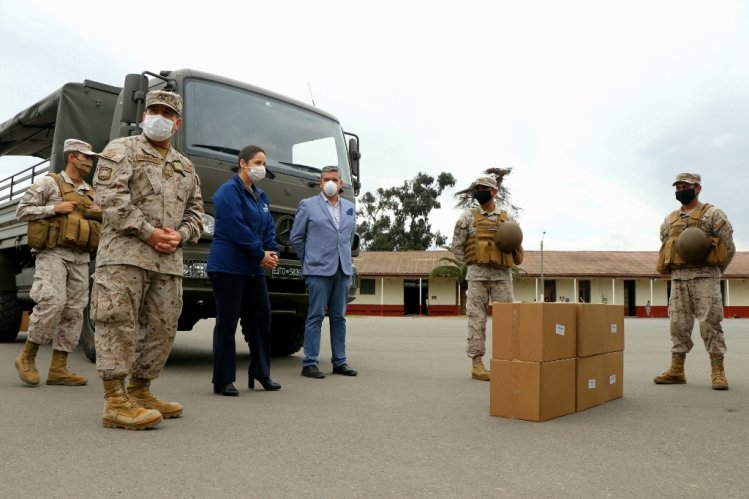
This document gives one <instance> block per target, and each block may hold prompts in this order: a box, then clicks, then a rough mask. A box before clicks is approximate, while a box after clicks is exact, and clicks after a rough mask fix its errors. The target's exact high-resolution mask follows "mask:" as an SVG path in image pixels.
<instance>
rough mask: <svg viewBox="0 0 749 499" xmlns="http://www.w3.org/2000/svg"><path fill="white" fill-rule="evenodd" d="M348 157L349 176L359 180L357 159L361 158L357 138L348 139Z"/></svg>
mask: <svg viewBox="0 0 749 499" xmlns="http://www.w3.org/2000/svg"><path fill="white" fill-rule="evenodd" d="M348 157H349V162H350V163H351V175H353V176H354V177H356V178H359V158H361V154H360V153H359V140H358V139H357V137H351V138H350V139H348Z"/></svg>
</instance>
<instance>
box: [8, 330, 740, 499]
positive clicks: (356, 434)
mask: <svg viewBox="0 0 749 499" xmlns="http://www.w3.org/2000/svg"><path fill="white" fill-rule="evenodd" d="M490 324H491V323H490ZM723 324H724V329H725V331H726V342H727V344H728V350H729V351H728V354H727V356H726V374H727V376H728V379H729V382H730V385H731V389H730V390H728V391H725V392H721V391H714V390H711V389H710V377H709V369H710V368H709V360H708V356H707V354H706V352H705V350H704V347H703V345H702V342H701V340H700V337H699V332H698V331H697V330H695V333H694V340H695V348H694V350H693V352H692V354H690V355H689V356H688V357H687V367H686V369H687V371H686V372H687V380H688V383H687V384H686V385H679V386H657V385H654V384H653V382H652V378H653V376H654V375H656V374H659V373H660V372H662V371H663V370H664V369H665V368H666V367H667V366H668V363H669V361H670V353H669V348H670V341H669V338H668V321H667V320H665V319H627V320H626V321H625V338H626V347H625V355H624V397H623V398H621V399H618V400H616V401H613V402H609V403H607V404H604V405H602V406H599V407H595V408H592V409H589V410H587V411H584V412H580V413H576V414H571V415H568V416H564V417H561V418H558V419H554V420H551V421H546V422H543V423H533V422H527V421H519V420H511V419H502V418H496V417H491V416H489V410H488V406H489V383H487V382H481V381H475V380H472V379H471V378H470V360H469V359H468V358H467V357H466V356H465V353H464V350H465V331H466V319H465V317H450V318H427V317H403V318H386V317H349V319H348V327H349V329H348V331H349V333H348V354H349V363H350V365H351V366H352V367H354V368H356V369H358V370H359V372H360V374H359V376H357V377H353V378H349V377H345V376H340V375H333V374H330V372H331V365H330V363H329V362H328V361H327V359H328V358H329V356H330V350H329V346H328V345H327V342H328V336H327V321H326V324H325V331H326V332H325V334H324V337H323V345H324V347H323V352H322V355H321V358H322V359H326V360H325V361H323V362H321V364H320V368H321V370H323V372H325V373H327V374H328V376H327V377H326V378H325V379H322V380H316V379H307V378H303V377H301V376H300V375H299V373H300V370H301V354H300V353H298V354H296V355H295V356H292V357H287V358H282V359H275V360H274V361H273V364H272V376H273V378H274V379H275V380H276V381H278V382H279V383H281V384H282V385H283V389H282V390H281V391H279V392H265V391H262V390H256V391H249V390H248V388H247V380H246V368H247V365H248V363H249V355H248V353H247V352H246V346H244V345H243V343H242V341H241V335H238V336H237V339H238V341H237V343H238V349H239V350H240V356H239V361H238V378H237V379H238V381H237V383H236V385H237V387H238V388H240V396H239V397H236V398H234V397H222V396H218V395H214V394H213V392H212V385H211V369H212V368H211V331H212V328H213V321H201V322H200V323H199V324H198V325H197V326H196V329H195V330H193V331H190V332H180V333H179V334H178V335H177V341H176V343H175V346H174V349H173V351H172V354H171V356H170V358H169V362H168V364H167V367H166V368H165V370H164V372H163V374H162V377H161V378H159V379H158V380H156V381H155V382H154V384H153V387H152V388H153V392H154V393H156V394H157V395H159V396H161V397H162V398H164V399H169V400H177V401H179V402H181V403H182V404H183V405H184V406H185V413H184V417H182V418H180V419H170V420H164V421H163V422H162V423H161V425H159V426H158V427H157V428H155V429H153V430H147V431H126V430H117V429H109V428H104V427H103V426H102V425H101V409H102V404H103V390H102V387H101V383H100V382H99V380H98V378H97V377H96V370H95V366H94V365H93V364H91V363H89V362H88V360H87V359H86V358H85V357H84V356H83V354H82V353H80V352H76V353H75V354H73V355H71V357H70V362H69V364H70V366H71V367H72V369H73V370H74V371H76V372H78V373H79V374H83V375H85V376H88V377H89V384H88V385H87V386H83V387H60V386H46V385H44V379H45V378H46V370H47V366H48V365H49V359H50V347H49V346H44V347H42V348H41V350H40V354H39V358H38V365H39V366H40V374H41V376H42V384H41V385H40V386H37V387H30V386H27V385H25V384H24V383H23V382H21V381H20V380H19V379H18V376H17V374H16V371H15V368H14V366H13V360H14V358H15V357H16V355H17V354H18V352H19V351H20V349H21V346H22V344H23V341H25V334H24V333H22V334H21V335H19V337H18V339H17V340H16V342H15V343H10V344H0V444H1V445H0V449H2V465H0V484H1V485H2V486H0V497H9V498H10V497H13V498H17V497H200V498H204V497H429V496H431V497H627V498H632V497H647V498H651V497H664V498H670V497H673V498H677V497H678V498H684V497H749V397H747V394H748V393H749V320H747V319H726V320H725V321H724V323H723ZM488 351H489V352H491V348H488Z"/></svg>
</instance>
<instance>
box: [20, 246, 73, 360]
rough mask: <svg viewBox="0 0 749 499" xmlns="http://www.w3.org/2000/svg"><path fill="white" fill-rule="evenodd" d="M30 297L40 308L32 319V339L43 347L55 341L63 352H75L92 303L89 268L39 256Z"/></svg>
mask: <svg viewBox="0 0 749 499" xmlns="http://www.w3.org/2000/svg"><path fill="white" fill-rule="evenodd" d="M30 296H31V299H32V300H34V301H35V302H36V306H34V310H33V312H32V313H31V317H29V335H28V339H29V340H30V341H33V342H34V343H38V344H39V345H45V344H47V343H49V342H50V341H51V342H52V348H53V349H55V350H59V351H61V352H68V353H70V352H72V351H74V350H75V347H76V346H78V340H79V338H80V337H81V327H82V326H83V309H84V308H85V307H86V303H87V302H88V264H87V263H74V262H70V261H68V260H63V259H62V258H60V256H59V255H56V254H54V252H49V251H41V252H39V253H37V255H36V270H35V272H34V284H32V285H31V292H30Z"/></svg>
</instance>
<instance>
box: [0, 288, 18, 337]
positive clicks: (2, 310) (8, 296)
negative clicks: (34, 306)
mask: <svg viewBox="0 0 749 499" xmlns="http://www.w3.org/2000/svg"><path fill="white" fill-rule="evenodd" d="M22 314H23V312H22V311H21V305H20V304H19V303H18V298H17V297H16V294H15V293H0V343H10V342H12V341H15V339H16V337H17V336H18V330H19V329H20V328H21V316H22Z"/></svg>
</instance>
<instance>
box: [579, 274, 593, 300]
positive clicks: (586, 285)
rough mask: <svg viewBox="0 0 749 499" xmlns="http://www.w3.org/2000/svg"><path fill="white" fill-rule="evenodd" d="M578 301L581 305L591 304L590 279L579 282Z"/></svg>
mask: <svg viewBox="0 0 749 499" xmlns="http://www.w3.org/2000/svg"><path fill="white" fill-rule="evenodd" d="M577 301H578V302H579V303H590V279H584V280H582V281H578V282H577Z"/></svg>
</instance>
